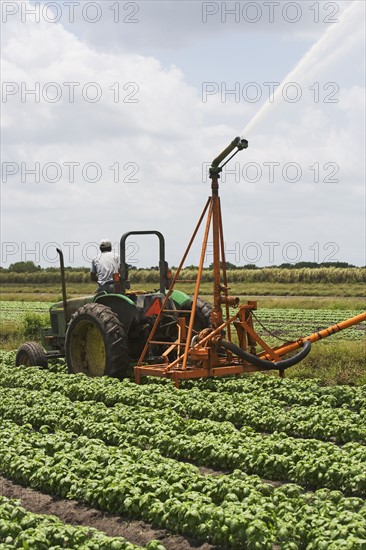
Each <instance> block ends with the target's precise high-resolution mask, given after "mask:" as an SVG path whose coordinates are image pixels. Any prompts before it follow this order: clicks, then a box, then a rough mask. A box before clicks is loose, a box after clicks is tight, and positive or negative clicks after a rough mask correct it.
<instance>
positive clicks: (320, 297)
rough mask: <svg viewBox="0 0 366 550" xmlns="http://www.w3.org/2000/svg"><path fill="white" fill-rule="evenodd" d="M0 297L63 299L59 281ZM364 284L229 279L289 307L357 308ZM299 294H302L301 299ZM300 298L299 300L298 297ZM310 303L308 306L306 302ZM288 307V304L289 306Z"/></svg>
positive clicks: (238, 290)
mask: <svg viewBox="0 0 366 550" xmlns="http://www.w3.org/2000/svg"><path fill="white" fill-rule="evenodd" d="M158 287H159V285H158V283H157V282H156V284H154V283H146V284H144V283H136V284H133V285H132V288H131V290H133V291H136V292H138V291H145V292H148V291H154V290H156V289H158ZM66 288H67V295H68V297H70V298H71V297H76V296H84V295H88V294H94V292H95V284H94V283H67V285H66ZM0 289H1V292H0V300H5V301H9V300H16V301H19V300H22V301H37V302H56V301H59V300H61V299H62V296H61V283H42V284H36V283H34V284H29V283H27V284H14V283H12V284H10V283H6V284H1V285H0ZM177 289H179V290H182V291H183V292H186V293H187V294H192V293H193V292H194V284H193V283H186V282H185V283H182V284H179V285H178V286H177ZM365 291H366V286H365V284H364V283H347V284H346V283H344V284H336V283H271V282H257V283H253V282H248V283H230V294H232V295H236V296H242V297H243V299H248V300H253V299H256V298H258V299H260V303H261V305H262V306H264V307H269V306H271V307H276V302H277V301H278V299H280V298H283V300H282V301H280V303H279V305H278V307H287V305H286V304H287V303H288V300H289V299H290V298H291V299H293V300H294V302H293V305H292V307H309V306H310V307H334V305H332V303H333V301H334V299H335V298H337V305H336V306H335V307H336V308H343V309H356V308H361V309H363V308H366V297H365V295H366V292H365ZM200 294H201V295H203V296H205V297H206V299H207V300H208V301H209V299H210V296H212V283H208V282H207V283H202V285H201V290H200ZM301 297H303V298H302V299H301ZM299 299H300V302H298V303H297V301H298V300H299ZM307 304H309V306H308V305H307ZM290 307H291V306H290Z"/></svg>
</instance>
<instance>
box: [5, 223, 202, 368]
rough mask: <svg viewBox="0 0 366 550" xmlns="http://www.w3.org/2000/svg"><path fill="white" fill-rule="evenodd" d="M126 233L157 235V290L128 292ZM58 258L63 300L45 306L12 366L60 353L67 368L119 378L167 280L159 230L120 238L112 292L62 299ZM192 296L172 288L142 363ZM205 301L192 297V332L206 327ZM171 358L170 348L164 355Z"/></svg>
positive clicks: (166, 338)
mask: <svg viewBox="0 0 366 550" xmlns="http://www.w3.org/2000/svg"><path fill="white" fill-rule="evenodd" d="M131 235H155V236H157V237H158V239H159V291H154V292H144V293H141V292H132V291H131V290H130V281H129V280H128V276H129V272H128V265H127V263H126V243H127V239H128V238H129V237H130V236H131ZM57 252H58V254H59V258H60V270H61V282H62V295H63V300H62V301H60V302H58V303H56V304H54V305H52V306H51V308H50V325H51V326H50V327H49V328H44V329H41V342H42V345H40V344H38V343H36V342H26V343H24V344H22V345H21V346H20V347H19V349H18V352H17V355H16V365H17V366H19V365H26V366H41V367H47V365H48V359H50V358H59V357H66V361H67V365H68V370H69V372H70V373H84V374H86V375H88V376H103V375H107V376H112V377H116V378H124V377H126V376H129V375H130V374H131V373H132V369H131V364H133V363H134V362H136V361H137V360H138V358H139V357H140V355H141V352H142V350H143V347H144V345H145V342H146V341H147V338H148V336H149V333H150V331H151V327H152V325H153V324H154V320H155V318H156V315H157V314H158V313H159V312H160V310H161V305H162V302H163V300H164V299H165V296H166V292H167V290H168V289H169V285H170V281H171V272H170V270H169V267H168V263H167V262H166V261H165V239H164V236H163V235H162V233H160V232H159V231H130V232H128V233H125V234H124V235H123V236H122V237H121V239H120V272H119V274H115V282H114V292H113V293H107V292H105V291H103V292H98V293H96V294H95V295H90V296H85V297H82V298H72V299H67V295H66V281H65V267H64V257H63V253H62V251H61V250H60V249H57ZM116 275H117V276H116ZM192 303H193V302H192V298H191V297H190V296H189V295H187V294H186V293H184V292H181V291H179V290H175V291H174V292H173V293H172V295H171V296H170V298H169V300H168V302H167V307H168V309H169V311H167V312H165V313H164V315H163V316H162V318H161V320H160V323H159V329H158V331H157V333H156V339H157V340H159V341H160V342H161V343H160V344H155V345H154V346H151V350H150V353H149V355H148V357H147V358H146V362H147V363H149V362H156V361H157V360H162V356H163V354H164V350H165V348H166V347H168V348H169V346H170V345H171V343H172V342H174V341H175V340H176V338H177V331H178V329H179V324H178V315H183V317H182V319H186V318H187V317H188V316H189V314H190V312H191V308H192ZM211 310H212V308H211V305H210V304H209V303H207V302H205V301H203V300H201V299H200V300H199V301H198V305H197V312H196V321H195V333H196V334H197V333H198V332H199V331H201V330H203V329H205V328H208V327H209V326H210V315H211ZM166 355H167V356H169V355H170V356H171V357H172V351H170V352H168V353H167V354H166Z"/></svg>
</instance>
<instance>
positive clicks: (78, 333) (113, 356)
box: [65, 303, 132, 379]
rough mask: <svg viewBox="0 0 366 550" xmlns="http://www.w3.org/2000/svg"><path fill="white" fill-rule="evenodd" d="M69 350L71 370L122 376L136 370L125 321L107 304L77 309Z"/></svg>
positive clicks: (70, 327)
mask: <svg viewBox="0 0 366 550" xmlns="http://www.w3.org/2000/svg"><path fill="white" fill-rule="evenodd" d="M65 351H66V362H67V367H68V371H69V373H70V374H76V373H84V374H86V375H87V376H92V377H95V376H113V377H115V378H120V379H121V378H125V377H127V376H129V375H130V374H131V373H132V369H131V368H130V357H129V355H128V350H127V336H126V333H125V330H124V328H123V325H122V323H121V321H120V320H119V318H118V316H117V315H116V313H114V312H113V311H112V310H111V308H109V307H107V306H105V305H103V304H97V303H90V304H86V305H84V306H82V307H80V308H79V309H78V310H77V311H76V312H75V313H74V315H73V316H72V317H71V320H70V323H69V326H68V329H67V332H66V342H65Z"/></svg>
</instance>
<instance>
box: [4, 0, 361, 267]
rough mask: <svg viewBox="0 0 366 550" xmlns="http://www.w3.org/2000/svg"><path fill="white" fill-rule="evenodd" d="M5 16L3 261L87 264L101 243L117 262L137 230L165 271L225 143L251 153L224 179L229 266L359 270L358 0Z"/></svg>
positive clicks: (131, 247) (66, 8)
mask: <svg viewBox="0 0 366 550" xmlns="http://www.w3.org/2000/svg"><path fill="white" fill-rule="evenodd" d="M1 11H2V13H1V27H2V28H1V31H2V33H1V35H2V38H1V46H2V47H1V50H2V57H1V73H2V99H1V138H2V139H1V163H2V166H1V167H2V178H1V266H3V267H8V266H9V265H10V264H12V263H14V262H17V261H34V262H35V263H36V264H37V265H41V266H42V267H53V266H56V265H57V254H56V252H55V248H56V246H58V247H61V248H62V249H63V251H64V255H65V264H66V265H70V266H72V267H77V266H88V265H90V262H91V260H92V258H93V257H94V256H95V255H96V253H97V251H98V243H99V241H100V240H101V239H103V238H108V239H110V240H111V241H112V242H113V245H114V249H115V250H116V252H118V249H119V240H120V238H121V236H122V235H123V234H124V233H126V232H128V231H140V230H158V231H161V232H162V233H163V234H164V236H165V239H166V255H167V260H168V261H169V263H170V265H175V266H176V265H178V264H179V262H180V259H181V257H182V256H183V253H184V251H185V249H186V247H187V245H188V242H189V240H190V238H191V235H192V233H193V230H194V228H195V226H196V223H197V221H198V219H199V216H200V214H201V212H202V210H203V207H204V205H205V203H206V201H207V198H208V196H209V195H210V180H209V179H208V177H207V170H208V167H209V164H210V162H211V161H212V160H213V159H214V158H215V157H216V156H217V155H218V154H219V153H220V152H221V151H222V150H223V149H224V148H225V147H226V146H227V145H228V144H229V143H230V142H231V141H232V140H233V139H234V138H235V137H236V136H241V137H245V138H246V139H248V141H249V147H248V149H246V150H245V151H242V152H239V153H238V154H237V156H235V158H234V159H232V160H231V161H230V163H229V164H228V165H227V167H226V168H225V169H224V171H223V174H222V178H221V180H220V196H221V204H222V215H223V226H224V240H225V250H226V259H227V260H228V261H230V262H231V263H234V264H236V265H245V264H248V263H256V264H257V265H258V266H270V265H278V264H281V263H295V262H298V261H316V262H324V261H345V262H349V263H351V264H355V265H358V266H362V265H365V263H366V262H365V233H366V231H365V162H364V158H365V155H364V151H365V129H364V120H365V55H364V48H365V3H364V1H363V0H355V1H350V0H347V1H340V0H339V1H334V2H332V1H315V2H311V1H301V2H300V1H298V2H290V1H287V0H286V1H285V0H283V1H280V0H278V1H272V0H269V1H266V0H261V1H259V0H257V1H241V2H234V1H228V2H221V1H219V2H215V1H211V2H203V1H184V0H175V1H174V2H171V1H154V0H148V1H118V0H117V1H116V0H114V1H109V0H103V1H95V2H93V1H90V2H89V1H88V0H78V1H73V0H70V1H66V0H65V1H53V2H51V1H42V2H35V1H29V0H24V1H23V0H18V1H3V2H2V3H1ZM273 93H275V95H273ZM127 242H128V246H127V261H128V262H129V263H130V264H131V265H133V266H135V267H149V266H152V265H157V263H158V241H157V239H155V240H154V237H152V236H148V237H139V238H137V237H130V238H129V239H128V241H127ZM201 245H202V232H199V235H198V238H197V239H196V241H195V242H194V244H193V246H192V248H191V251H190V253H189V255H188V258H187V262H186V265H191V264H193V265H197V264H198V261H199V255H200V250H201ZM211 262H212V241H211V236H210V238H209V242H208V246H207V253H206V257H205V266H208V265H209V264H210V263H211Z"/></svg>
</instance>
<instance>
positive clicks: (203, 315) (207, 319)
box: [182, 298, 212, 332]
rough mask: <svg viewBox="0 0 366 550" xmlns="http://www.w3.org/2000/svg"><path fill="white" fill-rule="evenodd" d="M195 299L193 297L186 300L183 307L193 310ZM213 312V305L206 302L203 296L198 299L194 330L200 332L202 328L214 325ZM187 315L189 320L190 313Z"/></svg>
mask: <svg viewBox="0 0 366 550" xmlns="http://www.w3.org/2000/svg"><path fill="white" fill-rule="evenodd" d="M192 305H193V300H192V298H191V299H190V300H189V301H187V302H185V303H184V304H183V305H182V309H186V310H192ZM211 312H212V305H211V304H209V303H208V302H205V301H204V300H202V299H201V298H198V299H197V307H196V315H195V319H194V327H193V328H194V330H195V331H196V332H200V331H201V330H203V329H205V328H209V327H211V326H212V324H211ZM186 315H187V322H188V321H189V316H190V314H189V313H188V314H186Z"/></svg>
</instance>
